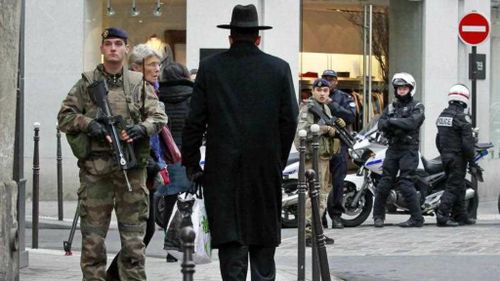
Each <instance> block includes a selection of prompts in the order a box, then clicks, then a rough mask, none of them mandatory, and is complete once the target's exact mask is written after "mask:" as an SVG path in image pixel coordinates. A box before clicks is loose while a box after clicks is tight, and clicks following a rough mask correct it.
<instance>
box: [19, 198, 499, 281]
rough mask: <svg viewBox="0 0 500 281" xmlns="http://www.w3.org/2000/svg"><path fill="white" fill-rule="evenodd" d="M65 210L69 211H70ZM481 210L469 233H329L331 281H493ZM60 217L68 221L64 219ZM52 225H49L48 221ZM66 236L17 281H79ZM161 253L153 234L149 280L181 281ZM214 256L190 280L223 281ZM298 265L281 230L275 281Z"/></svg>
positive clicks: (486, 220) (392, 224) (431, 221)
mask: <svg viewBox="0 0 500 281" xmlns="http://www.w3.org/2000/svg"><path fill="white" fill-rule="evenodd" d="M50 205H56V204H55V203H54V202H52V203H50V202H48V203H42V202H41V208H42V207H43V208H44V210H45V211H44V212H46V214H48V215H51V214H50V212H53V211H49V210H56V212H55V213H54V212H53V214H55V215H56V214H57V207H55V208H54V207H50ZM65 206H66V205H65ZM67 206H68V209H70V208H71V203H68V204H67ZM74 206H76V204H74ZM479 206H480V207H479V211H478V217H479V220H478V223H477V224H476V225H473V226H463V227H456V228H442V227H436V224H435V218H434V217H425V219H426V223H425V226H424V227H422V228H414V229H404V228H400V227H397V226H396V224H397V223H398V222H401V221H404V220H406V219H407V218H408V215H388V216H387V220H386V223H387V225H386V226H385V227H383V228H374V227H373V221H372V220H371V219H368V220H367V221H366V222H365V223H364V224H363V225H361V226H359V227H355V228H344V229H341V230H336V229H335V230H333V229H327V230H326V235H327V236H329V237H332V238H334V239H335V245H333V246H332V245H329V246H327V252H328V260H329V265H330V272H331V274H332V275H335V276H336V277H335V278H332V280H349V281H354V280H355V281H389V280H390V281H394V280H405V281H413V280H415V281H417V280H418V281H420V280H426V281H430V280H435V281H447V280H450V281H456V280H488V281H489V280H499V278H498V276H500V267H499V266H498V264H500V254H499V253H500V235H499V234H500V214H499V213H498V210H497V202H496V201H486V202H480V205H479ZM41 213H42V211H41ZM27 214H30V212H27ZM66 214H67V216H73V214H71V212H70V211H67V212H66ZM67 216H66V217H67ZM53 220H55V219H53ZM43 221H44V222H47V219H43ZM69 221H71V220H69ZM64 223H67V222H64ZM50 224H54V223H53V221H51V222H50ZM69 224H70V223H69ZM56 226H58V225H57V223H56ZM68 233H69V231H68V229H58V228H51V229H41V231H40V242H39V246H40V248H45V249H52V250H42V249H40V250H29V251H30V253H29V260H30V261H29V267H28V268H24V269H22V270H21V280H34V281H42V280H43V281H62V280H65V281H72V280H75V281H80V280H81V273H80V267H79V257H78V255H79V249H80V246H81V245H80V243H81V240H80V236H81V235H80V232H79V231H77V233H76V234H75V241H74V243H73V249H74V256H70V257H66V256H64V252H63V251H62V241H63V240H65V239H67V237H68ZM30 235H31V231H30V230H27V233H26V236H27V237H26V241H27V244H28V245H27V246H28V247H29V246H30V242H31V237H30ZM106 244H107V249H108V254H109V257H110V258H112V256H113V254H114V253H116V252H117V251H118V249H119V247H120V242H119V236H118V233H117V230H116V229H115V230H110V232H109V233H108V236H107V239H106ZM162 247H163V234H162V233H161V232H160V231H157V233H156V234H155V236H154V237H153V240H152V241H151V244H150V245H149V247H148V248H147V251H146V252H147V259H146V269H147V274H148V280H150V281H156V280H158V281H159V280H162V281H163V280H182V274H181V272H180V269H181V267H180V263H166V262H165V252H164V251H163V249H162ZM54 249H56V250H54ZM213 256H214V260H213V261H212V263H210V264H206V265H198V266H197V267H196V272H195V274H194V280H200V281H201V280H203V281H213V280H221V278H220V274H219V269H218V266H219V263H218V260H217V252H216V251H214V252H213ZM310 259H311V257H310V250H307V257H306V271H307V274H306V280H311V279H310V277H311V275H310V269H311V264H310ZM296 264H297V230H296V229H283V230H282V244H281V245H280V247H279V248H277V251H276V265H277V279H276V280H277V281H291V280H297V268H296ZM248 280H249V279H248Z"/></svg>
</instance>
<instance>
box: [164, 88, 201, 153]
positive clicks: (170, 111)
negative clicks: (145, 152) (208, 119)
mask: <svg viewBox="0 0 500 281" xmlns="http://www.w3.org/2000/svg"><path fill="white" fill-rule="evenodd" d="M193 84H194V83H193V82H192V81H190V80H173V81H168V82H160V89H159V90H160V96H159V99H160V101H161V102H163V104H165V112H166V113H167V115H168V128H169V129H170V132H171V133H172V137H173V138H174V141H175V144H177V146H178V147H179V148H180V147H181V145H182V130H183V129H184V124H185V120H186V118H187V116H188V113H189V101H190V100H191V94H192V93H193Z"/></svg>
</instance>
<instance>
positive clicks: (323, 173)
mask: <svg viewBox="0 0 500 281" xmlns="http://www.w3.org/2000/svg"><path fill="white" fill-rule="evenodd" d="M305 167H306V171H307V170H308V169H312V161H311V160H306V165H305ZM318 169H319V185H320V188H319V215H320V217H321V216H322V215H323V213H324V212H325V210H326V206H327V199H328V193H330V190H331V189H332V186H331V180H330V178H331V176H330V175H331V174H330V159H328V158H325V159H322V158H321V157H319V161H318ZM305 217H306V224H308V225H311V224H312V208H311V199H310V198H309V192H308V193H307V199H306V214H305ZM310 235H311V234H310V232H309V231H306V236H310Z"/></svg>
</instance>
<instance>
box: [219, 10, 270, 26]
mask: <svg viewBox="0 0 500 281" xmlns="http://www.w3.org/2000/svg"><path fill="white" fill-rule="evenodd" d="M217 27H218V28H224V29H258V30H264V29H271V28H272V26H266V25H259V19H258V16H257V8H255V6H254V5H252V4H250V5H246V6H243V5H236V6H235V7H234V8H233V14H232V15H231V23H229V24H219V25H217Z"/></svg>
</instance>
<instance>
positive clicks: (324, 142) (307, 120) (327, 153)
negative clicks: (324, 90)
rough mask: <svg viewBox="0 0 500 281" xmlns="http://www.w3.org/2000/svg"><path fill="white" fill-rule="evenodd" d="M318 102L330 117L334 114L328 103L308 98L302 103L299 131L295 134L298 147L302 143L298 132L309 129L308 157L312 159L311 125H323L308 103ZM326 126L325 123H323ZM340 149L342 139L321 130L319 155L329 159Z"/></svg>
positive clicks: (307, 139)
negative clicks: (310, 109)
mask: <svg viewBox="0 0 500 281" xmlns="http://www.w3.org/2000/svg"><path fill="white" fill-rule="evenodd" d="M311 103H313V104H318V105H319V106H320V107H321V108H322V109H323V112H324V113H325V114H326V115H328V116H329V117H331V116H332V113H331V111H330V108H329V107H328V105H325V104H321V103H319V102H317V101H316V100H315V99H313V98H312V97H311V98H309V99H307V100H306V101H305V102H304V103H302V104H301V106H300V113H299V121H298V126H297V132H296V134H295V139H294V144H295V147H296V148H298V147H299V145H300V138H299V134H298V132H299V131H300V130H306V131H307V138H306V159H311V158H312V146H311V144H312V133H311V130H310V128H311V125H313V124H318V125H321V124H320V123H321V122H318V121H319V120H317V119H316V118H315V117H314V115H313V114H312V113H311V112H309V110H308V109H309V108H308V105H309V104H311ZM323 126H324V125H323ZM339 149H340V140H339V139H338V138H334V137H331V136H328V135H326V134H324V133H322V132H321V131H320V136H319V156H320V157H321V158H323V159H329V158H330V157H332V155H334V154H336V153H338V152H339Z"/></svg>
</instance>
